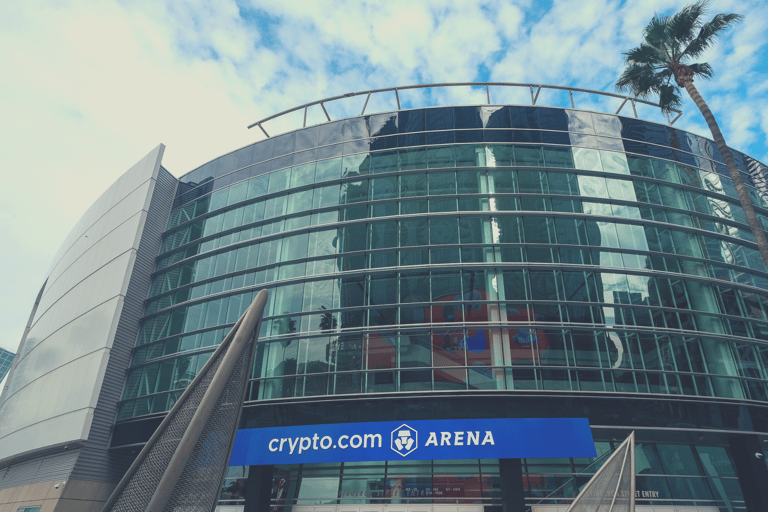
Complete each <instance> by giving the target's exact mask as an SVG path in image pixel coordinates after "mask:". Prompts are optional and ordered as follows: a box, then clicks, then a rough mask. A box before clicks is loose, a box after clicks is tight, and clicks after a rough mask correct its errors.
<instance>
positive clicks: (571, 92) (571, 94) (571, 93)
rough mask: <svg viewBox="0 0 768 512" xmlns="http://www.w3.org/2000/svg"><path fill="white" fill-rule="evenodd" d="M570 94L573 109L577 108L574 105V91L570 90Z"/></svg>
mask: <svg viewBox="0 0 768 512" xmlns="http://www.w3.org/2000/svg"><path fill="white" fill-rule="evenodd" d="M568 94H569V95H570V96H571V108H576V105H574V104H573V91H572V90H570V89H568Z"/></svg>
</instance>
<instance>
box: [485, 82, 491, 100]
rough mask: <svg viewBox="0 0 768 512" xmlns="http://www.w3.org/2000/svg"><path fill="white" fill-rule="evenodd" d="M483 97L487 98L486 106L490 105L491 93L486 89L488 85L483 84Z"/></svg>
mask: <svg viewBox="0 0 768 512" xmlns="http://www.w3.org/2000/svg"><path fill="white" fill-rule="evenodd" d="M485 97H486V98H488V104H489V105H490V104H491V91H490V90H489V89H488V84H485Z"/></svg>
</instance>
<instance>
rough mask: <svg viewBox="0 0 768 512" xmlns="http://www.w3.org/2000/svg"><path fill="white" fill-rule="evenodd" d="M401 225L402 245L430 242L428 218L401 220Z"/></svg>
mask: <svg viewBox="0 0 768 512" xmlns="http://www.w3.org/2000/svg"><path fill="white" fill-rule="evenodd" d="M399 227H400V247H406V246H413V245H427V244H428V243H429V224H428V223H427V220H426V219H412V220H401V221H400V222H399Z"/></svg>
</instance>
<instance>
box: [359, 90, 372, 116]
mask: <svg viewBox="0 0 768 512" xmlns="http://www.w3.org/2000/svg"><path fill="white" fill-rule="evenodd" d="M369 99H371V93H368V96H366V97H365V103H363V110H361V111H360V115H363V114H365V107H367V106H368V100H369Z"/></svg>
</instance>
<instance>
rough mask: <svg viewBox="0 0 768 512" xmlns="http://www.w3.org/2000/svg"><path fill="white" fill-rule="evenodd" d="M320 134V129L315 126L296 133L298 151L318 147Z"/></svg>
mask: <svg viewBox="0 0 768 512" xmlns="http://www.w3.org/2000/svg"><path fill="white" fill-rule="evenodd" d="M319 134H320V127H319V126H313V127H312V128H306V129H304V130H299V131H298V132H297V133H296V151H302V150H305V149H311V148H314V147H316V146H317V137H318V135H319Z"/></svg>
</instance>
